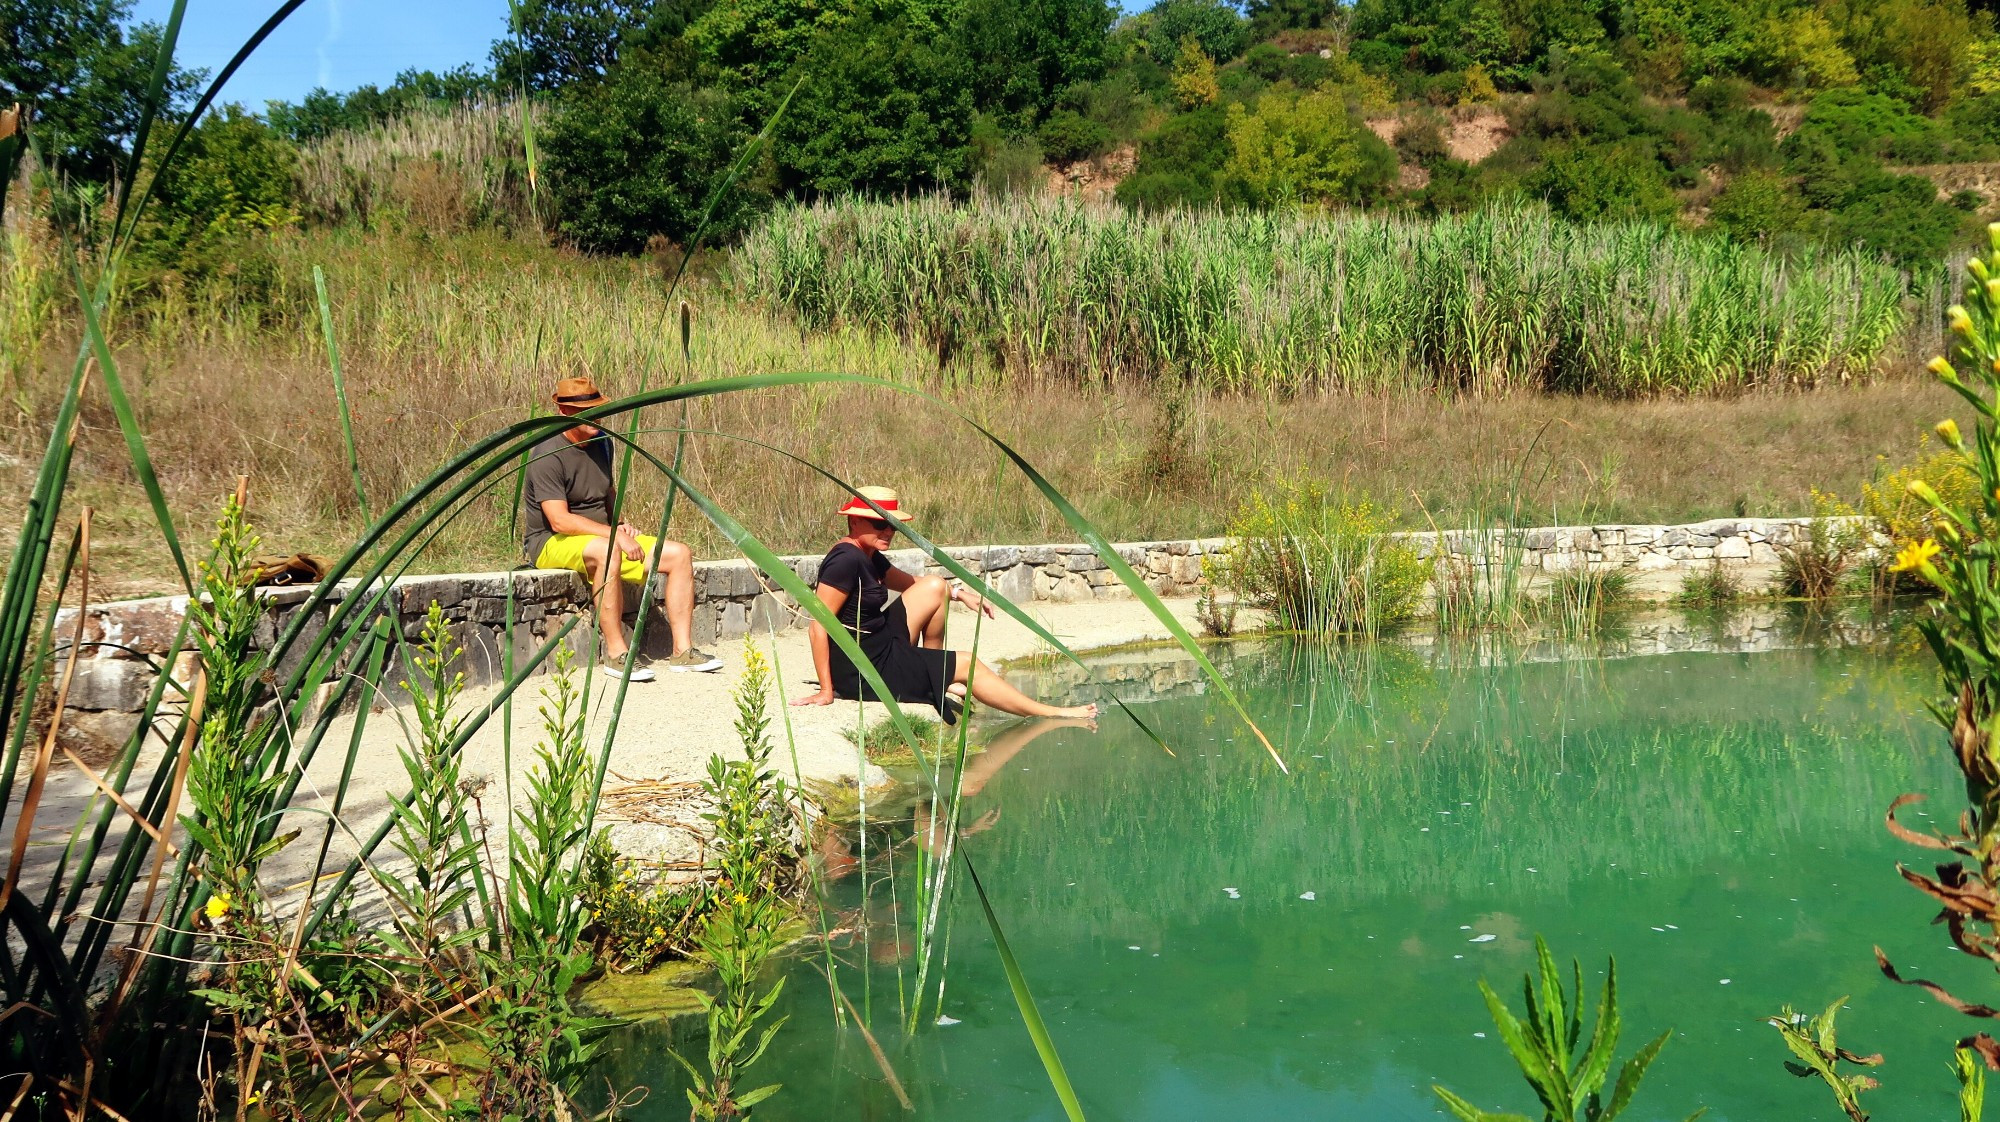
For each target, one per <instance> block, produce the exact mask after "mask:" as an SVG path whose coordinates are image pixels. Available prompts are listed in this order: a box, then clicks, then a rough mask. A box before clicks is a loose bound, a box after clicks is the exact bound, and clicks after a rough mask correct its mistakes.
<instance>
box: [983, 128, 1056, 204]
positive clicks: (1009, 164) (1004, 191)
mask: <svg viewBox="0 0 2000 1122" xmlns="http://www.w3.org/2000/svg"><path fill="white" fill-rule="evenodd" d="M972 167H973V176H974V178H975V179H976V180H977V181H978V183H979V185H980V186H981V187H984V188H985V189H986V190H988V191H990V192H992V193H993V194H996V195H1021V194H1029V193H1032V192H1034V191H1035V190H1037V189H1038V188H1039V187H1040V186H1041V183H1042V146H1041V144H1040V143H1039V142H1037V141H1036V140H1035V138H1034V137H1032V136H1004V135H1001V133H1000V132H999V130H998V129H997V128H996V127H995V126H994V125H993V123H992V119H991V118H981V119H980V120H978V121H976V122H974V124H973V130H972Z"/></svg>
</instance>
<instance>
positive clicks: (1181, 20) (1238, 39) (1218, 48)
mask: <svg viewBox="0 0 2000 1122" xmlns="http://www.w3.org/2000/svg"><path fill="white" fill-rule="evenodd" d="M1146 14H1147V15H1148V16H1149V17H1151V19H1152V34H1151V40H1152V51H1153V57H1154V58H1155V59H1168V58H1172V57H1174V55H1175V53H1176V52H1177V51H1179V49H1180V44H1181V42H1182V40H1184V39H1186V38H1187V37H1188V36H1190V35H1192V36H1194V37H1195V40H1196V41H1197V42H1199V43H1200V44H1201V49H1202V51H1203V52H1204V53H1206V54H1207V55H1208V57H1210V58H1212V59H1215V60H1217V61H1218V62H1228V61H1229V60H1230V59H1232V58H1235V57H1236V56H1237V55H1239V54H1241V53H1243V47H1244V44H1245V43H1246V42H1247V41H1248V39H1249V32H1250V25H1249V24H1248V23H1246V22H1244V19H1243V17H1242V16H1241V15H1239V14H1237V11H1236V8H1235V7H1234V6H1232V5H1230V4H1227V3H1224V2H1223V0H1159V3H1157V4H1154V5H1153V6H1152V7H1151V8H1150V9H1148V10H1147V13H1146Z"/></svg>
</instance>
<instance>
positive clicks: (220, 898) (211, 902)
mask: <svg viewBox="0 0 2000 1122" xmlns="http://www.w3.org/2000/svg"><path fill="white" fill-rule="evenodd" d="M229 904H230V901H229V893H227V892H218V893H216V894H215V895H213V896H210V897H209V898H208V907H207V908H206V909H204V910H205V911H207V912H208V918H210V919H221V918H222V917H223V916H226V915H228V914H229Z"/></svg>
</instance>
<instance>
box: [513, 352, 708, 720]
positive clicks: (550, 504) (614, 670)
mask: <svg viewBox="0 0 2000 1122" xmlns="http://www.w3.org/2000/svg"><path fill="white" fill-rule="evenodd" d="M553 400H554V403H555V407H556V411H557V412H558V413H561V414H562V415H563V416H565V417H570V416H574V415H576V414H577V413H580V412H582V411H583V410H585V409H590V408H593V407H595V406H599V405H604V404H606V403H607V402H609V401H610V399H609V398H607V397H605V396H604V395H603V394H602V393H599V392H598V389H597V385H596V383H594V382H592V381H591V380H590V379H589V378H564V379H563V380H561V381H560V382H557V383H556V392H555V394H554V395H553ZM526 496H527V507H528V509H527V522H528V536H527V540H526V541H525V542H524V543H523V547H524V550H525V552H526V553H527V556H528V560H529V561H531V562H533V563H534V565H535V567H536V568H538V569H569V570H571V571H573V572H578V573H582V574H583V575H584V576H585V577H586V578H588V579H589V581H590V586H591V590H592V595H593V597H594V599H595V600H596V601H597V620H598V625H599V630H600V632H601V633H602V635H603V637H604V660H605V662H604V666H603V667H602V670H603V671H604V673H605V674H606V675H607V676H609V677H612V678H616V677H619V676H620V675H621V674H622V673H623V672H624V666H625V654H626V647H627V645H626V642H625V632H624V629H623V627H622V626H621V624H622V621H623V618H624V615H625V585H626V584H628V583H629V584H637V585H640V586H641V587H642V588H643V587H644V585H645V580H646V559H647V558H648V556H656V557H657V558H658V560H657V562H656V565H657V568H658V571H659V573H660V574H661V576H662V577H664V578H665V580H664V584H665V588H664V589H663V591H662V594H661V603H662V605H663V606H664V607H665V609H666V614H667V626H668V627H669V628H671V629H672V631H673V645H674V653H673V657H671V658H669V659H667V660H666V661H665V662H664V663H663V664H662V665H664V666H665V667H666V668H667V669H669V670H675V671H682V672H688V671H697V672H699V671H710V670H719V669H721V668H722V660H721V659H719V658H715V657H714V656H712V655H707V654H703V653H702V652H701V651H698V650H696V649H695V648H694V646H693V642H694V552H693V551H692V550H690V549H688V547H687V546H686V545H684V544H682V543H681V542H676V541H669V542H661V541H660V540H659V539H657V538H655V537H653V536H652V535H650V534H642V533H640V532H639V531H638V530H636V529H634V528H633V527H632V526H631V525H630V524H629V523H625V522H620V523H618V524H617V525H616V526H613V525H612V524H611V509H612V506H613V505H614V501H615V497H616V496H615V484H614V483H613V482H612V475H611V438H609V437H607V436H605V435H604V434H603V433H602V432H601V431H599V430H598V428H597V427H596V426H595V425H587V424H582V425H576V426H575V427H573V428H568V429H564V430H563V431H562V432H559V433H557V434H556V435H554V436H552V437H549V438H548V439H547V440H544V441H542V442H541V443H539V444H537V445H535V447H534V449H533V451H532V452H530V453H529V458H528V480H527V488H526ZM614 557H615V558H616V559H617V565H616V573H617V575H618V578H619V579H616V580H612V579H608V577H609V574H611V573H612V572H613V566H612V565H611V564H609V563H608V560H609V559H611V558H614ZM642 595H643V593H642ZM632 680H633V681H635V682H650V681H652V680H653V671H652V669H651V668H650V667H648V666H646V665H645V664H643V663H638V662H636V661H635V663H634V665H633V667H632Z"/></svg>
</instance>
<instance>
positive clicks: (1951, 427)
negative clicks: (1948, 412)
mask: <svg viewBox="0 0 2000 1122" xmlns="http://www.w3.org/2000/svg"><path fill="white" fill-rule="evenodd" d="M1933 431H1935V432H1936V433H1937V436H1938V439H1939V440H1942V441H1944V446H1945V447H1946V448H1951V449H1954V450H1956V449H1958V448H1961V447H1964V445H1965V439H1964V438H1963V437H1961V436H1960V435H1959V433H1958V422H1957V421H1954V420H1952V419H1951V418H1950V417H1946V418H1945V419H1944V420H1942V421H1939V422H1938V423H1937V428H1936V429H1935V430H1933Z"/></svg>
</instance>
